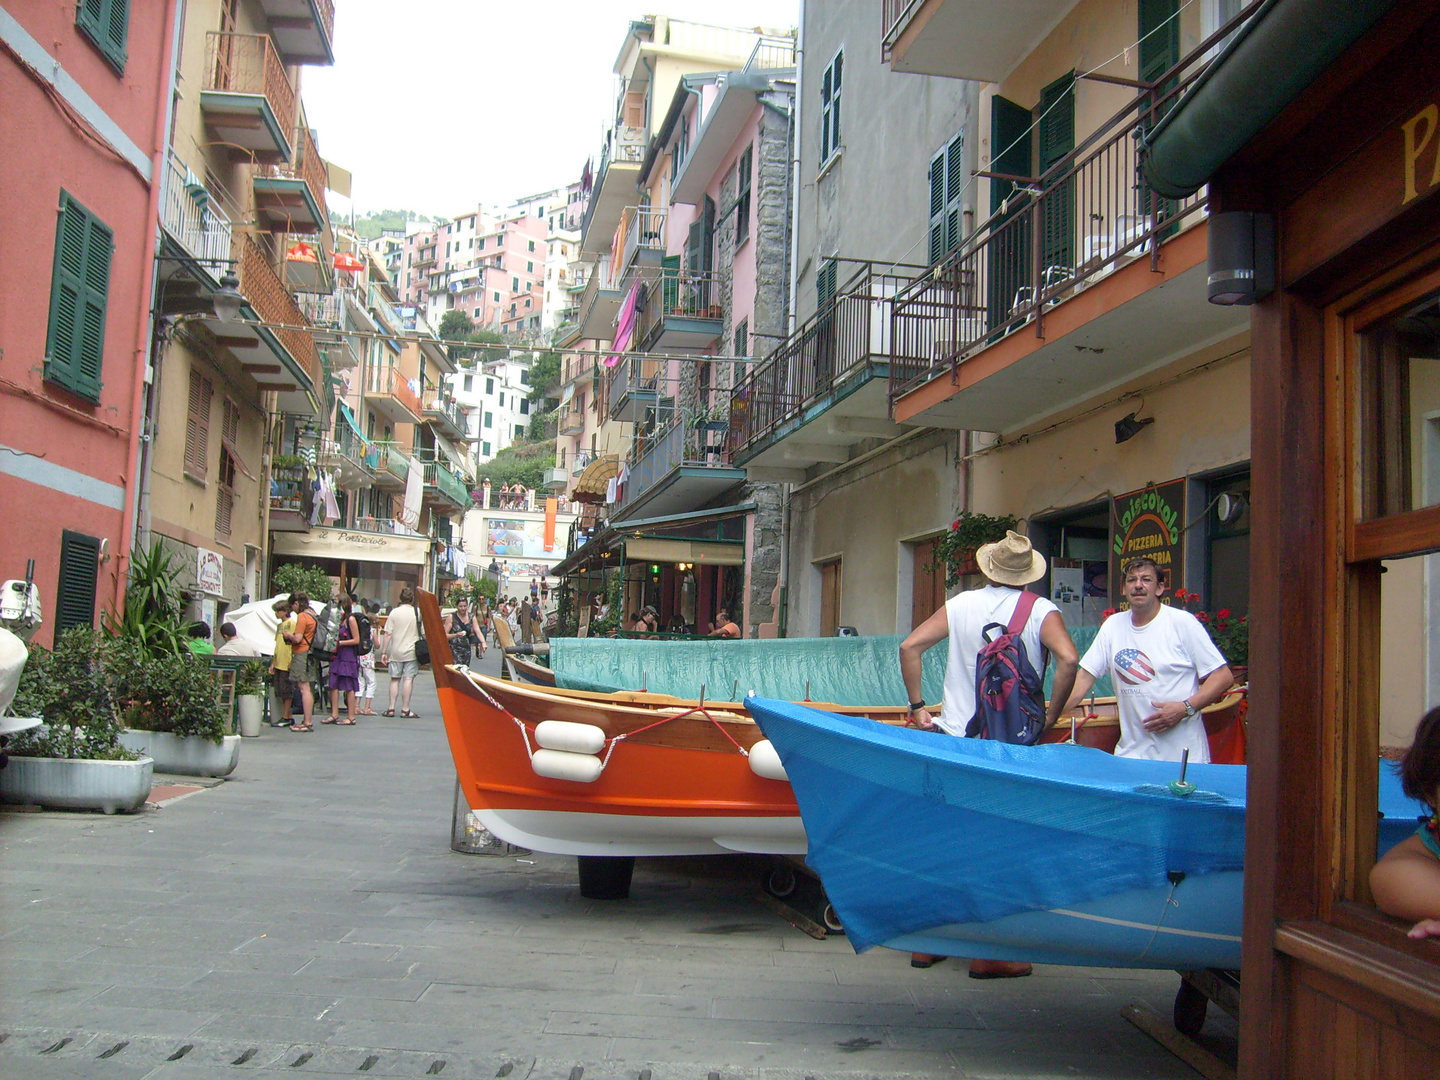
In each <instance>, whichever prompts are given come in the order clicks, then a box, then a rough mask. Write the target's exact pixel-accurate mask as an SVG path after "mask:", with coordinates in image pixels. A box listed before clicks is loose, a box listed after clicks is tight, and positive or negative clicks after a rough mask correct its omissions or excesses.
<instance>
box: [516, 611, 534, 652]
mask: <svg viewBox="0 0 1440 1080" xmlns="http://www.w3.org/2000/svg"><path fill="white" fill-rule="evenodd" d="M518 606H519V611H518V612H517V614H516V618H517V619H519V620H520V644H522V645H533V644H534V643H535V622H534V617H533V615H532V614H531V613H532V611H533V609H532V608H531V607H530V602H529V601H528V600H525V601H522V602H521V603H520V604H519V605H518Z"/></svg>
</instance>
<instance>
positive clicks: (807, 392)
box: [729, 259, 928, 457]
mask: <svg viewBox="0 0 1440 1080" xmlns="http://www.w3.org/2000/svg"><path fill="white" fill-rule="evenodd" d="M838 262H839V266H840V268H846V269H848V268H851V267H853V268H854V269H853V270H852V271H851V273H850V275H849V277H847V278H846V279H844V281H843V283H842V284H841V285H840V286H839V288H838V289H837V290H836V293H835V297H834V299H833V300H831V301H830V302H829V303H828V304H826V305H825V306H824V307H823V308H821V309H820V310H819V311H817V312H816V313H815V314H814V315H812V316H811V317H810V318H809V319H807V320H806V321H805V323H804V324H803V325H802V326H801V327H800V329H799V330H797V331H796V332H795V333H794V334H793V335H791V336H790V337H789V338H787V339H786V340H785V341H784V342H782V343H781V345H780V347H779V348H777V349H776V350H775V351H774V352H772V353H771V354H770V356H769V357H768V358H766V360H765V361H764V362H763V363H761V364H759V365H757V366H756V367H755V368H754V369H753V370H752V371H751V372H750V373H749V374H747V375H746V376H745V377H744V378H743V379H741V380H740V383H739V384H738V385H737V386H736V387H735V390H734V392H733V393H732V394H731V397H730V432H729V445H730V452H731V455H732V456H734V457H739V456H740V455H743V454H745V453H746V452H747V451H749V450H750V449H751V448H752V447H754V446H755V445H756V444H758V443H759V442H761V441H762V440H764V439H767V438H768V437H770V435H771V434H773V433H774V432H775V430H776V429H777V428H779V427H780V426H781V425H782V424H784V423H786V422H787V421H789V420H791V419H793V418H795V417H796V416H798V415H799V414H800V413H801V412H802V411H803V410H804V409H805V408H806V407H807V406H808V405H809V404H811V403H813V402H814V401H815V400H817V399H819V398H820V397H821V396H822V395H824V394H827V393H829V392H830V391H831V390H833V389H834V388H835V387H836V386H837V385H838V384H839V383H841V382H844V381H846V380H848V379H850V378H852V377H854V376H857V375H859V374H876V373H877V372H878V370H879V369H880V368H882V367H883V366H884V365H885V364H886V363H887V362H888V361H889V358H890V351H891V349H890V316H891V306H892V304H894V302H895V299H896V296H897V295H898V294H900V293H901V292H902V291H903V290H904V289H905V288H906V287H907V286H908V285H910V284H911V282H912V281H914V280H915V278H916V275H917V274H920V273H923V272H924V271H925V270H927V269H928V267H919V266H909V265H905V264H900V263H879V262H868V261H860V260H851V259H841V260H838Z"/></svg>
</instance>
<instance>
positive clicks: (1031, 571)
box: [975, 529, 1045, 585]
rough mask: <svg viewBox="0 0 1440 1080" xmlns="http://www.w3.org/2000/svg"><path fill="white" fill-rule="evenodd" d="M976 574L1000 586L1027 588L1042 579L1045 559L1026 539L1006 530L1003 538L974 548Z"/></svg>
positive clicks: (1026, 537)
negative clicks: (978, 567)
mask: <svg viewBox="0 0 1440 1080" xmlns="http://www.w3.org/2000/svg"><path fill="white" fill-rule="evenodd" d="M975 562H976V563H978V564H979V566H980V571H981V573H983V574H984V575H985V576H986V577H987V578H989V579H990V580H991V581H994V582H997V583H998V584H1000V585H1028V584H1030V582H1032V581H1038V580H1039V579H1040V578H1042V577H1044V576H1045V556H1044V555H1041V554H1040V553H1039V552H1038V551H1036V550H1035V549H1034V548H1032V547H1031V546H1030V538H1029V537H1028V536H1021V535H1020V534H1019V533H1017V532H1015V531H1013V530H1011V529H1007V530H1006V531H1005V539H1004V540H997V541H995V542H994V543H993V544H981V545H980V546H979V547H978V548H976V549H975Z"/></svg>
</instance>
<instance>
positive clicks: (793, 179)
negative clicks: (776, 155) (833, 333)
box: [775, 0, 805, 637]
mask: <svg viewBox="0 0 1440 1080" xmlns="http://www.w3.org/2000/svg"><path fill="white" fill-rule="evenodd" d="M804 94H805V0H800V27H799V33H798V34H797V35H796V37H795V103H794V104H793V105H791V107H790V274H789V277H790V289H789V292H790V295H789V296H788V297H787V298H786V304H785V334H786V336H787V337H789V336H790V335H792V334H794V333H795V315H796V304H797V297H798V295H799V291H800V288H799V287H800V279H799V270H800V119H801V117H802V116H803V115H804V113H803V112H802V110H801V103H802V102H803V101H804ZM790 488H791V485H790V484H788V483H787V484H784V485H782V487H781V491H780V582H779V583H780V592H779V595H778V597H777V598H776V601H777V603H778V604H779V607H780V610H779V612H778V615H777V622H778V624H779V625H778V626H777V627H776V629H775V632H776V633H777V634H779V635H780V636H781V637H785V636H787V634H788V632H789V626H790Z"/></svg>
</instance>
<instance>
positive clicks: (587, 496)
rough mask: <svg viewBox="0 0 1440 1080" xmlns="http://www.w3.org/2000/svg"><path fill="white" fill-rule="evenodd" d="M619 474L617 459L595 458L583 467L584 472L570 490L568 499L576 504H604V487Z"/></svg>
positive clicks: (618, 460)
mask: <svg viewBox="0 0 1440 1080" xmlns="http://www.w3.org/2000/svg"><path fill="white" fill-rule="evenodd" d="M619 472H620V459H619V458H617V457H597V458H596V459H595V460H594V461H592V462H590V464H589V465H586V466H585V471H584V472H582V473H581V474H580V477H579V479H577V480H576V481H575V486H574V487H572V488H571V489H570V497H571V498H572V499H575V500H576V501H578V502H591V503H601V502H604V501H605V487H606V485H607V484H609V483H610V478H611V477H613V476H617V475H619Z"/></svg>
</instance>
